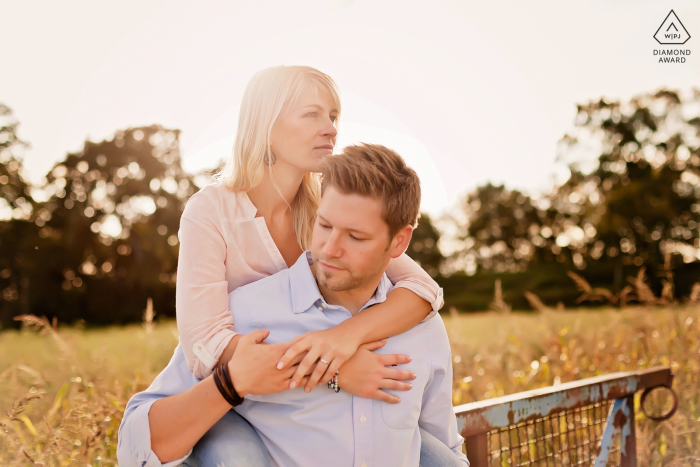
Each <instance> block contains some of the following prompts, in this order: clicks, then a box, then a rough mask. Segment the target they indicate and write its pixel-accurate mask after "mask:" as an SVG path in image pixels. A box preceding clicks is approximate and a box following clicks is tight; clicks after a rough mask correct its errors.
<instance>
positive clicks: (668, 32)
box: [654, 10, 690, 44]
mask: <svg viewBox="0 0 700 467" xmlns="http://www.w3.org/2000/svg"><path fill="white" fill-rule="evenodd" d="M654 39H656V42H658V43H659V44H685V43H686V42H687V41H688V39H690V34H688V30H687V29H685V26H683V23H681V20H680V19H678V16H677V15H676V13H674V11H673V10H671V12H670V13H669V14H668V16H667V17H666V19H665V20H664V22H663V23H661V26H659V29H658V30H657V31H656V34H654Z"/></svg>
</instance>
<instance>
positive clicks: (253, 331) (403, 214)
mask: <svg viewBox="0 0 700 467" xmlns="http://www.w3.org/2000/svg"><path fill="white" fill-rule="evenodd" d="M322 193H323V195H322V201H321V204H320V207H319V209H318V212H317V221H316V225H315V227H314V232H313V240H312V246H311V250H310V251H307V252H304V253H303V254H302V255H301V256H300V258H299V260H298V261H297V262H296V263H295V264H294V265H293V266H292V267H291V268H289V269H288V270H285V271H282V272H280V273H278V274H275V275H273V276H270V277H267V278H265V279H261V280H259V281H257V282H254V283H252V284H248V285H246V286H243V287H240V288H238V289H236V290H235V291H234V292H232V293H231V294H230V302H231V309H232V310H234V311H233V313H234V318H235V322H236V330H237V331H238V332H240V333H246V334H249V335H257V336H258V338H260V336H261V335H263V336H266V337H267V339H266V342H267V343H270V344H273V345H275V344H279V343H283V342H288V341H290V340H292V339H293V338H295V337H297V336H299V335H301V334H303V333H304V332H306V331H310V330H320V329H327V328H329V327H332V326H335V325H337V324H339V323H341V322H342V321H344V320H345V319H348V318H350V317H351V316H352V315H354V314H356V313H359V312H361V311H362V310H363V309H365V308H367V307H369V306H372V305H373V304H375V303H380V302H383V301H384V300H385V298H386V294H387V293H388V292H389V291H390V290H391V288H392V284H391V282H390V281H389V280H388V279H387V277H386V275H385V274H384V271H385V269H386V267H387V265H388V263H389V260H390V259H391V258H392V257H397V256H399V255H401V254H402V253H403V252H404V251H405V249H406V247H407V246H408V244H409V242H410V239H411V233H412V229H413V225H415V222H416V219H417V217H418V210H419V205H420V185H419V180H418V177H417V176H416V174H415V172H413V171H412V170H411V169H410V168H408V167H407V166H406V165H405V163H404V161H403V160H402V159H401V158H400V157H399V156H398V155H397V154H396V153H394V152H393V151H391V150H388V149H386V148H384V147H382V146H376V145H361V146H351V147H349V148H346V150H345V151H344V153H343V154H342V155H339V156H334V157H332V158H328V159H327V160H326V162H325V165H324V169H323V184H322ZM397 193H400V195H398V196H397ZM263 330H265V331H264V332H263ZM267 330H269V336H268V335H267ZM246 345H247V344H244V346H243V350H244V351H245V350H246ZM239 346H240V344H239ZM258 347H259V346H258ZM409 350H410V353H411V355H412V357H413V359H412V361H410V362H409V363H405V364H402V365H400V366H399V367H400V368H401V369H404V370H408V371H410V372H412V373H414V374H415V379H414V380H413V388H412V389H411V390H409V391H407V392H405V393H401V396H400V397H401V402H400V403H399V404H387V403H383V402H380V401H377V400H372V399H366V398H362V397H357V396H353V395H351V394H349V393H347V392H345V391H342V387H343V383H342V381H343V380H342V377H341V378H339V382H340V389H341V390H340V391H339V392H338V393H336V392H335V391H332V390H317V391H314V392H313V393H312V394H307V393H306V392H305V391H304V389H303V387H301V386H300V387H299V388H297V389H291V390H286V391H282V392H276V391H270V392H273V393H269V394H263V395H254V394H250V393H249V391H248V390H247V388H248V387H249V383H248V382H247V381H246V379H247V380H248V381H249V380H251V379H255V378H256V377H257V378H258V379H260V378H262V377H263V376H262V375H258V374H257V373H259V371H260V370H259V367H260V366H258V367H257V368H256V367H249V371H248V373H249V374H247V375H246V374H245V373H243V371H242V368H238V371H239V372H240V373H239V374H237V375H236V374H234V375H232V378H231V379H232V380H233V385H234V386H235V389H236V392H238V393H239V394H241V395H244V396H245V398H244V402H243V403H242V404H241V405H239V406H236V407H235V410H236V412H238V413H239V414H241V415H242V416H243V417H244V418H245V419H246V420H248V422H250V424H251V425H252V426H253V427H254V428H255V430H256V431H257V433H258V434H259V435H260V438H261V439H262V440H263V443H264V444H265V447H266V449H267V451H268V452H269V454H270V457H271V460H272V463H273V465H278V466H292V465H300V466H301V465H303V466H316V465H318V466H327V465H334V466H337V465H347V466H350V465H353V466H358V467H370V466H377V467H379V466H381V467H385V466H404V465H406V466H411V465H412V466H418V459H419V456H420V449H421V432H420V429H421V428H422V429H423V430H425V432H427V433H429V435H430V436H433V437H435V438H437V439H438V440H439V441H440V442H441V443H443V444H444V445H446V446H447V447H449V448H450V449H451V450H452V452H453V453H454V456H455V457H456V458H458V459H460V460H462V462H463V463H464V465H468V462H467V460H466V456H464V454H462V453H461V446H462V443H463V439H462V438H461V436H460V435H459V433H458V431H457V422H456V417H455V414H454V411H453V409H452V366H451V356H450V348H449V342H448V339H447V333H446V331H445V328H444V324H443V322H442V320H441V318H440V317H439V315H438V316H436V317H434V318H433V319H430V320H427V321H425V322H423V323H420V324H419V325H417V326H415V327H414V328H413V329H411V330H409V331H408V332H405V333H403V334H401V335H399V336H395V337H392V338H390V339H388V341H387V343H386V345H384V347H382V348H380V349H377V350H376V352H377V353H385V354H388V353H398V352H407V351H409ZM244 354H245V352H240V355H239V350H238V349H237V350H236V353H235V354H234V360H237V361H235V362H234V361H233V360H232V364H231V366H230V367H231V368H232V369H233V368H237V366H239V364H240V365H241V366H242V365H243V362H244V361H248V363H250V362H249V360H250V358H248V359H247V360H243V357H242V355H244ZM183 365H184V367H183ZM256 372H257V373H256ZM251 373H252V374H251ZM210 379H211V378H207V379H206V380H203V381H201V382H197V380H196V379H195V378H194V377H193V376H192V375H191V373H189V371H188V370H187V367H186V364H185V363H184V360H183V359H182V358H180V359H179V360H178V356H177V353H176V356H175V357H173V360H172V361H171V363H170V365H169V366H168V368H166V370H165V371H164V372H163V373H161V375H159V377H158V378H157V379H156V381H155V382H154V384H153V385H152V387H151V388H149V390H148V391H146V392H145V393H142V394H141V395H138V396H136V397H135V398H134V399H135V400H136V402H134V399H132V401H130V404H129V405H130V406H131V407H127V410H126V412H125V416H124V421H123V422H122V427H121V428H120V444H119V454H120V462H122V464H126V462H124V461H123V460H122V458H123V457H124V458H126V457H129V456H132V457H133V455H134V453H135V452H136V453H137V455H138V453H139V452H140V453H141V457H142V459H143V460H142V464H147V465H151V462H150V460H149V458H148V454H150V447H148V448H147V449H146V448H142V449H141V450H140V451H139V449H137V448H135V445H137V444H139V440H138V439H137V437H136V436H134V432H135V431H136V432H137V431H138V430H139V429H140V430H141V432H142V433H143V436H142V439H141V440H140V441H143V438H146V437H147V436H148V438H150V433H147V428H148V426H147V425H148V423H147V419H146V418H145V417H146V416H147V410H148V407H150V405H148V404H149V393H150V394H151V397H150V398H151V399H152V398H153V397H162V396H163V395H164V394H174V393H176V392H182V391H185V390H187V392H188V393H190V395H192V392H193V391H199V393H198V394H199V395H198V396H197V397H194V396H191V397H190V399H188V401H189V402H187V403H188V404H192V407H191V410H193V411H201V416H199V417H195V418H192V419H191V420H193V423H203V424H208V426H212V425H213V423H215V422H216V420H217V419H218V418H221V417H222V416H223V415H224V414H225V413H226V411H228V409H229V408H230V406H227V405H226V404H225V403H224V404H221V400H220V399H222V396H221V395H220V394H219V393H218V392H217V389H216V387H212V384H213V383H211V381H209V383H207V381H208V380H210ZM167 386H169V388H168V387H167ZM174 389H175V390H174ZM397 395H398V394H397ZM176 397H177V396H176ZM217 398H218V400H217ZM194 401H198V405H196V406H195V405H194ZM207 401H209V402H207ZM150 402H151V403H152V400H150ZM137 405H138V407H135V406H137ZM141 407H143V409H141ZM173 407H175V406H173ZM205 407H206V409H204V408H205ZM144 412H146V413H145V414H144ZM201 418H205V419H206V418H209V420H208V421H204V422H200V419H201ZM211 419H214V422H213V423H211ZM134 420H140V422H139V423H140V428H139V427H134V425H133V423H134ZM144 420H146V421H144ZM144 425H146V426H144ZM203 426H204V425H203ZM185 428H189V427H184V428H183V429H185ZM144 431H146V432H144ZM200 436H201V435H200ZM147 441H148V442H149V443H150V439H148V440H147ZM171 444H176V442H175V441H173V442H172V443H171ZM182 454H183V453H180V454H179V455H182ZM153 465H160V462H158V463H153Z"/></svg>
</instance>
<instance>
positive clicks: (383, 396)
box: [372, 389, 401, 404]
mask: <svg viewBox="0 0 700 467" xmlns="http://www.w3.org/2000/svg"><path fill="white" fill-rule="evenodd" d="M372 399H377V400H380V401H384V402H388V403H389V404H398V403H399V402H401V398H399V397H396V396H392V395H391V394H389V393H388V392H384V391H381V390H379V389H377V391H376V392H375V393H374V396H372Z"/></svg>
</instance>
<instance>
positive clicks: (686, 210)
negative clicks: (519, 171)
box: [457, 89, 700, 288]
mask: <svg viewBox="0 0 700 467" xmlns="http://www.w3.org/2000/svg"><path fill="white" fill-rule="evenodd" d="M698 106H700V90H693V91H692V93H690V95H689V96H687V97H685V98H683V97H682V95H681V94H680V93H678V92H676V91H669V90H665V89H662V90H660V91H658V92H656V93H651V94H644V95H641V96H637V97H635V98H633V99H631V100H630V101H629V102H625V103H621V102H617V101H614V102H613V101H606V100H603V99H601V100H596V101H591V102H588V103H586V104H582V105H579V106H578V113H577V118H576V122H575V128H574V130H573V131H572V133H571V134H569V135H566V136H565V137H564V138H563V139H562V141H561V145H560V148H561V154H560V156H559V157H560V160H561V161H563V162H564V163H565V164H566V166H567V168H568V170H569V176H568V179H567V180H566V181H565V182H564V183H562V184H561V185H560V186H558V187H556V188H555V189H554V190H553V191H552V192H551V193H548V194H545V195H544V196H542V197H541V198H539V199H536V200H535V199H532V198H530V197H528V196H526V195H524V194H522V193H520V192H518V191H517V190H508V189H506V188H504V187H503V186H492V185H490V184H488V185H485V186H482V187H479V188H477V189H476V190H475V191H474V192H472V193H470V194H469V195H468V196H467V197H466V198H465V200H464V201H463V204H462V208H463V210H464V212H465V214H466V217H467V223H466V225H464V226H462V229H461V239H462V240H463V241H464V245H465V249H464V250H462V251H459V252H458V253H457V256H461V257H466V258H467V260H468V261H467V262H469V261H472V262H474V263H476V265H477V266H478V267H479V268H481V269H485V270H492V271H496V272H499V271H515V270H522V269H523V267H525V266H527V265H529V264H532V263H533V262H544V263H547V262H551V261H553V260H554V258H556V260H557V261H558V262H561V263H566V264H571V265H572V266H575V267H578V268H579V269H584V268H586V267H587V266H588V265H590V264H592V263H596V264H598V265H607V266H611V267H613V269H614V270H615V282H616V286H617V287H618V288H619V287H620V286H621V285H622V281H623V274H622V268H623V267H626V266H627V267H641V266H642V265H645V266H647V267H648V268H649V269H651V270H657V271H660V270H662V269H663V268H664V266H663V264H664V257H665V256H666V255H672V256H674V257H675V258H682V259H683V262H685V263H690V262H695V261H697V260H698V259H700V254H699V253H698V252H699V251H700V250H699V248H700V236H699V234H698V232H699V231H698V229H699V228H700V115H698V112H697V108H698ZM607 266H606V268H607ZM597 269H598V270H605V268H602V269H601V268H597Z"/></svg>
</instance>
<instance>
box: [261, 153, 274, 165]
mask: <svg viewBox="0 0 700 467" xmlns="http://www.w3.org/2000/svg"><path fill="white" fill-rule="evenodd" d="M268 156H269V157H268ZM263 162H264V163H265V164H267V165H275V162H277V158H276V157H275V155H274V154H272V151H270V152H269V153H268V154H265V157H263Z"/></svg>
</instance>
